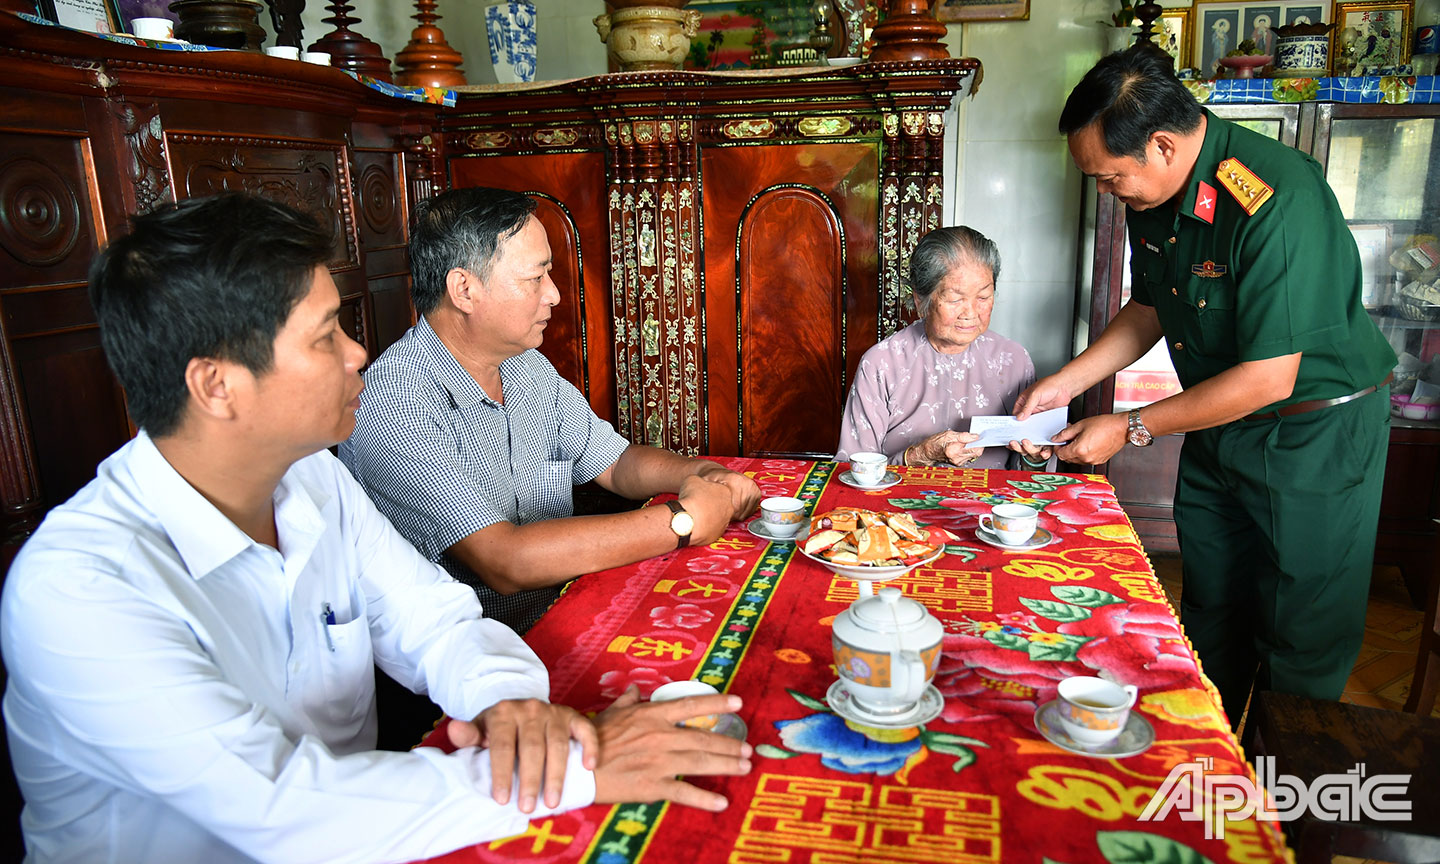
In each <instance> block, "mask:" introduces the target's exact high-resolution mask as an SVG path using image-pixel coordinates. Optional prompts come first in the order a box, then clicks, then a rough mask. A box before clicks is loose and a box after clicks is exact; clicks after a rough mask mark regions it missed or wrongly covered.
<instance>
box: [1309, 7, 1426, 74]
mask: <svg viewBox="0 0 1440 864" xmlns="http://www.w3.org/2000/svg"><path fill="white" fill-rule="evenodd" d="M1412 8H1413V7H1412V6H1411V4H1410V3H1408V2H1403V0H1388V2H1378V3H1377V2H1358V3H1336V4H1335V17H1334V19H1333V20H1334V21H1335V29H1334V30H1333V31H1331V32H1332V34H1333V36H1332V40H1333V41H1332V43H1331V45H1330V53H1331V56H1334V57H1338V56H1339V54H1338V53H1336V52H1337V51H1338V50H1339V49H1341V48H1342V47H1343V46H1344V44H1345V43H1344V40H1345V39H1346V38H1347V35H1348V34H1346V33H1345V31H1346V29H1347V28H1353V29H1354V31H1355V42H1354V49H1355V64H1356V65H1357V66H1399V65H1401V64H1402V63H1409V62H1410V34H1411V31H1412V30H1413V29H1414V28H1413V27H1412V26H1411V24H1410V16H1411V11H1412Z"/></svg>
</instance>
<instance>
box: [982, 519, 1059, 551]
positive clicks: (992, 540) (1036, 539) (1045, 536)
mask: <svg viewBox="0 0 1440 864" xmlns="http://www.w3.org/2000/svg"><path fill="white" fill-rule="evenodd" d="M975 536H976V538H978V539H979V540H981V541H982V542H985V543H989V544H990V545H991V546H997V547H999V548H1001V549H1009V550H1010V551H1012V552H1014V551H1017V550H1018V551H1024V550H1026V549H1039V548H1040V547H1041V546H1049V545H1050V544H1051V543H1054V542H1055V535H1054V534H1052V533H1050V532H1049V531H1047V530H1045V529H1044V528H1041V527H1039V526H1036V528H1035V533H1034V534H1033V535H1031V537H1030V539H1029V540H1026V541H1025V542H1024V543H1020V544H1017V545H1014V546H1012V545H1010V544H1009V543H1006V542H1005V541H1004V540H1001V539H1000V538H999V537H997V536H995V535H994V534H993V533H992V532H990V531H988V530H986V528H985V526H983V525H977V526H975Z"/></svg>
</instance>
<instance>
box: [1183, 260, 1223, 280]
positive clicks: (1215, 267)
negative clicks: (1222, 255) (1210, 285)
mask: <svg viewBox="0 0 1440 864" xmlns="http://www.w3.org/2000/svg"><path fill="white" fill-rule="evenodd" d="M1228 269H1229V268H1228V267H1226V266H1225V265H1224V264H1216V263H1215V262H1214V261H1206V262H1204V263H1203V264H1191V265H1190V272H1191V273H1193V274H1194V275H1196V276H1199V277H1200V278H1201V279H1219V278H1220V277H1221V276H1224V275H1225V271H1226V270H1228Z"/></svg>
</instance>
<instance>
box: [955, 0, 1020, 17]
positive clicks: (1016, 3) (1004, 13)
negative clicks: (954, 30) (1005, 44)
mask: <svg viewBox="0 0 1440 864" xmlns="http://www.w3.org/2000/svg"><path fill="white" fill-rule="evenodd" d="M932 8H933V10H934V12H935V17H936V18H937V19H939V20H941V21H1028V20H1030V0H940V3H938V4H937V5H935V6H934V7H932Z"/></svg>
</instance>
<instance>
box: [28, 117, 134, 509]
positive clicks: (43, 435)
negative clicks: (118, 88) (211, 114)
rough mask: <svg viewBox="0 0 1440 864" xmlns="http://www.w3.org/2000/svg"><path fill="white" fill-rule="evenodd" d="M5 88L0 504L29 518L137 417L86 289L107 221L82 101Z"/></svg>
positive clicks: (69, 487)
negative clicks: (103, 343)
mask: <svg viewBox="0 0 1440 864" xmlns="http://www.w3.org/2000/svg"><path fill="white" fill-rule="evenodd" d="M3 98H4V100H5V102H6V106H7V107H6V112H7V121H6V122H7V125H10V126H11V127H12V129H15V131H8V132H3V133H0V154H3V155H0V336H3V338H0V451H3V453H0V457H3V460H4V465H5V473H4V477H3V479H0V506H3V512H4V522H5V525H6V527H7V529H9V530H15V529H19V530H25V529H27V528H31V527H33V522H34V519H35V517H36V516H38V515H39V514H41V513H42V512H43V511H44V510H45V509H46V508H48V507H51V506H54V505H55V504H58V503H60V502H61V501H64V500H65V499H66V498H68V497H69V496H70V495H72V494H73V493H74V492H75V491H76V490H78V489H79V488H80V487H81V486H83V485H85V483H87V482H88V481H89V480H90V479H91V478H92V477H94V475H95V471H94V468H95V464H96V463H98V462H99V461H100V460H101V459H103V458H104V457H105V456H107V455H108V454H109V453H111V452H112V451H113V450H115V448H117V447H119V446H120V445H121V444H123V443H124V442H125V441H126V440H127V439H128V438H129V437H130V426H129V421H128V419H127V416H126V413H125V406H124V400H123V398H122V395H121V392H120V388H119V385H118V384H117V383H116V381H115V378H114V376H112V375H111V374H110V370H109V367H108V366H107V365H106V362H105V357H104V354H103V352H102V351H101V348H100V333H99V330H98V328H97V327H96V324H95V316H94V314H93V313H92V312H91V309H90V302H89V298H88V296H87V294H86V281H87V277H88V269H89V263H90V259H91V257H92V256H93V255H94V254H95V252H96V250H98V249H99V248H100V247H101V246H102V245H103V244H104V242H105V225H104V220H103V219H102V218H101V215H100V199H101V195H100V192H99V191H98V190H99V188H100V183H99V179H98V177H97V175H96V170H95V159H94V152H93V149H94V148H93V147H92V142H91V139H90V138H89V136H88V134H87V132H86V121H85V114H84V107H83V105H82V104H81V101H80V100H78V99H75V100H71V99H63V98H57V97H53V96H52V97H48V98H46V99H44V100H41V99H39V98H36V97H35V96H34V95H33V94H13V93H9V94H6V95H5V96H4V97H3ZM42 102H43V104H42ZM16 127H18V128H16Z"/></svg>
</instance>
